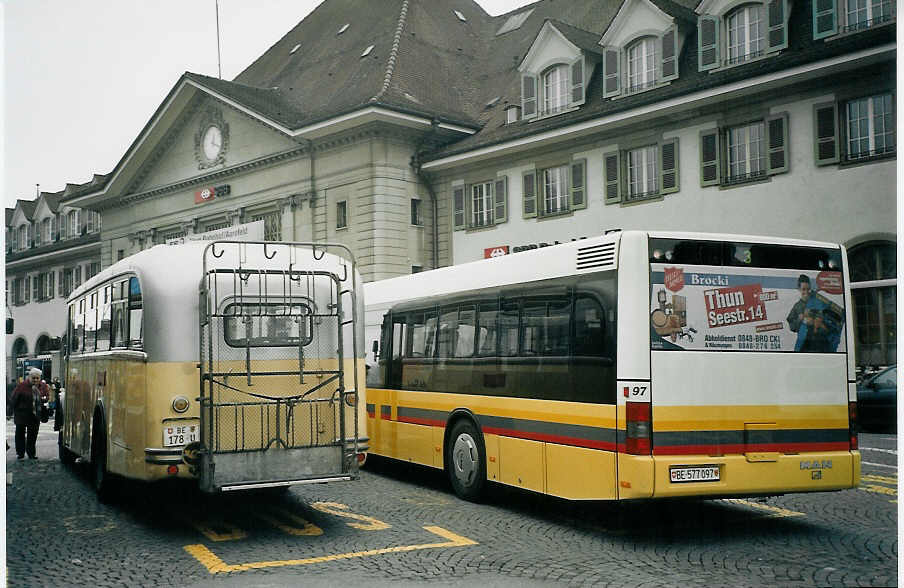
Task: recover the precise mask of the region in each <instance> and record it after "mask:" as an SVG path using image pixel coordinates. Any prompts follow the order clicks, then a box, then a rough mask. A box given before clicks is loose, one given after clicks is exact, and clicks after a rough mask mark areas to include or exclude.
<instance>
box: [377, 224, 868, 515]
mask: <svg viewBox="0 0 904 588" xmlns="http://www.w3.org/2000/svg"><path fill="white" fill-rule="evenodd" d="M847 284H848V269H847V261H846V255H845V251H844V248H843V247H840V246H838V245H834V244H830V243H818V242H809V241H799V240H789V239H775V238H764V237H747V236H735V235H715V234H685V233H666V232H641V231H625V232H621V231H614V232H611V233H608V234H606V235H603V236H599V237H596V238H591V239H582V240H579V241H575V242H572V243H565V244H561V245H555V246H551V247H547V248H542V249H538V250H533V251H526V252H520V253H516V254H513V255H506V256H504V257H498V258H494V259H488V260H483V261H478V262H473V263H465V264H461V265H457V266H451V267H447V268H442V269H438V270H434V271H430V272H426V273H423V274H417V275H413V276H406V277H402V278H395V279H393V280H386V281H383V282H375V283H373V284H368V285H366V286H365V297H366V302H367V308H368V312H369V314H371V315H374V316H376V315H378V314H381V313H382V314H383V319H382V338H381V345H380V347H379V362H378V364H377V365H375V366H374V367H373V368H372V369H371V370H370V373H369V375H368V391H367V394H368V396H367V413H368V415H367V424H368V432H369V436H370V452H371V453H373V454H377V455H381V456H386V457H390V458H395V459H399V460H405V461H409V462H414V463H418V464H423V465H426V466H431V467H435V468H440V469H444V470H445V471H446V472H447V475H448V478H449V481H450V483H451V485H452V487H453V489H454V491H455V492H456V493H457V494H458V495H459V496H461V497H463V498H466V499H477V498H478V497H479V496H480V495H481V492H482V491H483V490H484V488H485V486H486V485H487V482H488V481H492V482H498V483H502V484H507V485H510V486H516V487H519V488H525V489H529V490H532V491H536V492H541V493H546V494H550V495H554V496H558V497H563V498H567V499H575V500H623V499H648V498H662V497H678V496H709V497H738V496H764V495H775V494H782V493H789V492H812V491H825V490H840V489H844V488H852V487H856V486H857V485H858V483H859V479H860V454H859V451H858V450H857V435H856V431H855V407H856V404H855V400H856V390H855V375H854V358H853V353H852V351H851V347H850V346H851V343H850V342H851V341H852V330H851V322H850V320H849V317H848V309H850V308H851V304H850V290H849V288H848V287H847ZM371 293H373V296H372V297H371V296H370V294H371ZM393 300H395V302H394V303H393ZM372 337H373V336H372V335H371V336H367V337H366V339H367V340H368V341H370V340H371V338H372Z"/></svg>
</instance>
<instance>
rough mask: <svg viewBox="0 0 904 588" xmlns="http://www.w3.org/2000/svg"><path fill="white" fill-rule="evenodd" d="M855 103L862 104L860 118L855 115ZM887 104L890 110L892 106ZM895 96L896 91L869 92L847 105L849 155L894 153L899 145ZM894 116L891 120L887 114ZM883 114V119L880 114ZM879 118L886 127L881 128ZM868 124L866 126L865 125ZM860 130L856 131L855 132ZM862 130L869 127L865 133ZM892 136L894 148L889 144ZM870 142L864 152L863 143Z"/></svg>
mask: <svg viewBox="0 0 904 588" xmlns="http://www.w3.org/2000/svg"><path fill="white" fill-rule="evenodd" d="M854 106H857V107H858V112H857V113H856V114H857V116H856V118H855V117H854V116H853V113H852V108H853V107H854ZM877 106H881V107H882V110H883V111H882V112H877V110H878V108H877ZM886 106H889V107H890V109H889V110H890V114H889V112H888V110H886V109H885V107H886ZM894 106H895V104H894V96H893V94H892V93H890V92H887V93H884V94H875V95H873V96H865V97H863V98H857V99H855V100H849V101H848V102H847V103H846V104H845V106H844V113H845V121H844V124H845V132H846V139H845V145H846V147H845V148H846V157H847V159H849V160H855V159H863V158H867V157H870V156H873V155H879V154H882V153H892V152H894V151H895V147H897V143H896V137H895V130H896V129H895V108H894ZM888 116H890V117H891V124H887V123H886V121H885V117H888ZM879 117H881V119H880V118H879ZM877 120H878V121H880V122H881V126H883V127H884V130H883V132H881V133H880V132H877V126H879V125H877ZM855 121H857V122H858V123H860V124H857V125H856V126H855V124H854V122H855ZM864 127H865V128H864ZM855 131H856V133H855ZM861 131H865V132H864V133H861ZM880 137H881V138H882V146H881V147H879V146H878V140H877V139H879V138H880ZM889 138H891V143H892V148H891V149H890V148H889V144H888V143H889V141H888V139H889ZM864 142H865V146H866V151H865V152H864V150H863V146H864ZM855 144H856V145H857V148H856V150H855V149H854V145H855Z"/></svg>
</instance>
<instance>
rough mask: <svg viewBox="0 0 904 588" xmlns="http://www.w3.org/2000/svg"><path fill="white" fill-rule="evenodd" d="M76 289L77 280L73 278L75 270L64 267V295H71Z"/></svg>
mask: <svg viewBox="0 0 904 588" xmlns="http://www.w3.org/2000/svg"><path fill="white" fill-rule="evenodd" d="M74 289H75V282H74V280H73V272H72V269H71V268H69V269H64V270H63V296H69V294H71V293H72V291H73V290H74Z"/></svg>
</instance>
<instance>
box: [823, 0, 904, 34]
mask: <svg viewBox="0 0 904 588" xmlns="http://www.w3.org/2000/svg"><path fill="white" fill-rule="evenodd" d="M896 11H897V7H896V3H895V2H893V1H892V0H840V1H839V2H837V3H836V2H835V1H834V0H815V1H814V2H813V38H814V39H822V38H825V37H831V36H832V35H835V34H838V33H850V32H856V31H863V30H867V29H869V28H872V27H876V26H879V25H883V24H885V23H889V22H893V21H894V20H895V17H896Z"/></svg>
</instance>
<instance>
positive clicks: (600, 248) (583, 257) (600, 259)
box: [577, 243, 615, 270]
mask: <svg viewBox="0 0 904 588" xmlns="http://www.w3.org/2000/svg"><path fill="white" fill-rule="evenodd" d="M601 267H613V268H614V267H615V243H601V244H599V245H588V246H587V247H578V267H577V269H579V270H586V269H595V268H601Z"/></svg>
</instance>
